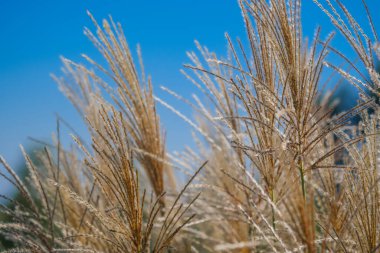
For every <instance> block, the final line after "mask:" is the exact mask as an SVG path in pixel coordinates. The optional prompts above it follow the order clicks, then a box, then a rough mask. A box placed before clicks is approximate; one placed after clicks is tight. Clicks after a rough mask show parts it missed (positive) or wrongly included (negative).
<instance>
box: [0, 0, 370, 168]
mask: <svg viewBox="0 0 380 253" xmlns="http://www.w3.org/2000/svg"><path fill="white" fill-rule="evenodd" d="M359 2H360V1H359V0H355V1H351V4H350V5H349V7H351V9H352V10H353V12H354V14H355V12H356V11H357V9H358V8H356V7H357V6H359ZM370 2H374V1H370ZM370 6H371V5H370ZM87 9H88V10H90V11H91V12H92V13H93V15H94V16H95V17H96V18H97V19H101V18H104V17H107V15H108V14H112V16H113V18H114V20H117V21H120V22H121V24H122V26H123V28H124V31H125V34H126V36H127V39H128V42H129V44H130V46H131V48H132V49H134V48H135V46H136V44H137V43H139V44H140V45H141V48H142V52H143V57H144V63H145V67H146V72H147V73H148V74H151V76H152V78H153V83H154V85H156V88H155V89H156V90H157V91H158V89H159V86H160V85H165V86H168V87H170V88H171V89H173V90H175V91H177V92H178V93H180V94H186V95H188V94H190V93H191V92H192V91H193V87H192V86H191V85H190V83H189V82H188V81H187V80H186V79H185V78H184V77H183V76H182V74H180V72H179V69H180V68H182V65H183V64H184V63H187V62H189V61H188V59H187V57H186V54H185V52H186V51H191V50H195V46H194V39H197V40H199V41H200V42H201V44H203V45H206V46H207V47H208V48H209V49H211V50H213V51H216V52H217V53H219V54H223V53H224V52H225V49H226V41H225V38H224V33H225V32H228V33H229V34H230V35H231V37H232V38H236V37H241V38H243V39H244V38H245V33H244V25H243V22H242V18H241V13H240V10H239V8H238V5H237V1H235V0H162V1H148V0H139V1H136V0H123V1H122V0H55V1H50V0H44V1H43V0H34V1H29V0H23V1H21V0H12V1H0V117H1V118H0V154H2V155H3V156H4V157H5V158H6V159H7V160H8V161H9V162H10V164H11V165H14V166H15V165H17V164H18V163H19V161H20V159H22V158H21V156H20V151H19V147H18V146H19V144H23V145H25V146H29V145H30V144H31V142H30V141H28V140H27V137H28V136H32V137H34V138H38V139H42V140H47V141H48V140H49V139H50V137H51V134H52V133H53V132H54V131H55V126H56V125H55V124H56V123H55V122H56V121H55V113H59V115H61V116H62V117H63V118H64V119H65V120H66V121H68V122H70V124H71V125H72V126H74V127H75V128H76V129H77V130H78V132H79V133H81V134H83V135H85V130H84V128H83V125H82V124H81V123H80V120H79V117H78V115H77V113H76V111H75V110H74V109H73V108H72V106H71V105H70V103H69V102H68V101H67V100H66V99H65V98H64V96H63V95H62V94H61V93H60V92H59V91H58V89H57V86H56V85H55V83H54V82H53V80H52V79H51V77H50V73H54V74H56V75H59V74H60V73H59V71H60V66H61V64H60V61H59V56H60V55H63V56H65V57H67V58H70V59H73V60H80V54H81V53H86V54H88V55H90V56H94V58H97V57H98V56H99V55H98V54H97V52H96V50H95V49H94V47H93V46H92V45H91V43H90V42H89V41H88V39H87V38H86V37H85V36H84V35H83V27H84V26H87V27H89V28H91V29H92V28H93V26H92V24H91V22H90V19H89V18H88V16H87V15H86V10H87ZM303 11H304V12H303V13H304V14H303V16H304V30H305V35H306V36H312V35H313V33H314V28H315V26H316V25H317V24H320V25H322V26H323V28H324V29H323V34H327V33H328V32H330V31H331V30H332V29H333V28H332V26H331V25H330V24H329V21H328V19H327V18H326V17H325V16H324V14H323V13H322V12H321V11H320V10H319V9H318V8H317V7H316V6H315V5H314V4H313V3H312V1H311V0H305V1H304V6H303ZM317 19H318V20H317ZM359 19H360V20H361V21H363V22H365V17H364V15H361V16H359ZM337 43H340V40H339V38H337V40H336V42H335V44H337ZM340 47H341V48H344V47H345V46H344V45H343V44H342V46H340ZM158 95H160V96H163V98H164V99H166V100H168V101H169V102H170V103H176V102H175V100H173V99H172V98H170V97H167V96H165V95H164V94H163V93H162V92H158ZM177 107H178V108H179V109H182V110H184V112H185V113H186V114H187V115H191V112H190V111H189V110H188V109H186V107H185V106H181V105H177ZM159 111H160V113H161V118H162V122H163V126H164V128H165V129H167V140H168V146H169V150H180V149H182V148H183V147H184V146H185V145H191V135H190V131H189V128H188V127H187V125H186V123H184V122H182V121H181V120H180V119H178V118H177V116H175V115H173V114H172V113H171V112H169V111H167V110H166V109H164V108H161V107H160V108H159ZM68 132H69V131H66V132H64V133H63V134H62V135H63V138H64V139H68V138H69V137H68ZM21 161H22V160H21Z"/></svg>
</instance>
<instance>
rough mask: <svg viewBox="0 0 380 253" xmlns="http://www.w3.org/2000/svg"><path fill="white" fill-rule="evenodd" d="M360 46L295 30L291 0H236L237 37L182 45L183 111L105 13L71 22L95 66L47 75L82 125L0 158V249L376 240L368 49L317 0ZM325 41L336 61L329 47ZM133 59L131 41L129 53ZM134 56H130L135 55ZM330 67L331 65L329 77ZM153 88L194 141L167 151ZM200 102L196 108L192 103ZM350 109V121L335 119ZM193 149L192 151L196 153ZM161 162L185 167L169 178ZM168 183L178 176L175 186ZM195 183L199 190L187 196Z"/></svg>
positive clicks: (336, 9)
mask: <svg viewBox="0 0 380 253" xmlns="http://www.w3.org/2000/svg"><path fill="white" fill-rule="evenodd" d="M314 2H316V4H317V5H318V6H319V7H320V8H321V10H322V12H325V13H326V14H327V16H328V17H329V18H330V19H331V21H332V23H333V24H334V25H335V26H336V28H337V30H338V31H339V32H340V33H341V34H342V35H343V37H344V38H345V39H346V41H347V43H348V44H349V45H351V47H352V48H353V51H354V53H355V54H356V55H357V58H358V59H359V60H351V59H350V58H349V57H347V56H345V55H343V54H342V53H341V52H339V51H338V50H337V49H335V48H333V47H331V45H330V41H331V40H332V39H333V34H331V35H330V36H328V37H327V38H326V39H324V40H322V39H320V29H317V30H316V33H315V37H314V38H313V39H312V40H311V42H309V41H308V40H306V39H305V38H304V37H303V35H302V22H301V0H289V1H285V0H272V1H270V2H268V1H267V0H241V1H240V2H239V4H240V7H241V10H242V15H243V19H244V23H245V26H246V32H247V38H248V43H247V45H245V43H243V42H241V41H237V43H234V42H233V41H232V40H231V39H230V37H229V36H228V35H226V37H227V42H228V57H227V58H226V59H224V58H219V57H217V56H216V55H215V54H214V53H212V52H210V51H209V50H208V49H207V48H204V47H202V46H200V45H199V44H197V46H198V48H199V51H200V54H201V55H202V59H201V58H199V57H198V56H197V54H195V53H189V57H190V59H191V61H192V63H191V64H189V65H186V68H187V71H183V73H184V74H185V75H186V76H187V77H188V78H189V80H190V81H191V82H192V83H193V84H194V85H195V86H196V87H197V89H199V90H200V91H201V92H202V93H203V95H202V98H203V99H200V98H198V97H197V96H194V102H192V101H189V100H187V99H185V98H183V97H181V96H180V95H179V94H177V93H175V92H174V91H171V90H169V89H168V88H165V87H163V89H164V90H165V91H167V92H168V93H169V94H170V95H173V96H174V97H176V98H178V99H179V100H180V101H183V102H185V103H187V104H188V105H189V106H191V107H192V108H193V109H194V111H195V112H196V115H197V118H196V120H191V119H189V118H188V117H186V116H185V115H183V114H182V113H181V112H179V111H177V110H176V109H175V107H173V106H171V105H169V104H167V103H166V102H164V101H163V100H161V99H160V98H157V97H155V95H154V94H153V86H152V83H151V81H150V79H149V78H148V79H147V78H146V77H145V75H144V73H143V72H144V70H143V66H142V64H140V69H141V72H142V74H138V71H137V68H136V66H135V64H134V62H133V60H132V57H131V53H130V50H129V47H128V45H127V42H126V40H125V38H124V35H123V32H122V30H121V28H120V26H119V25H116V24H115V23H114V22H113V21H112V19H111V20H110V21H106V20H104V21H103V24H102V26H100V25H98V24H97V23H96V21H95V20H94V19H93V18H92V16H91V18H92V19H93V20H94V24H95V26H96V34H93V33H91V32H90V31H89V30H86V34H87V35H88V36H89V38H90V39H91V40H92V41H93V43H94V44H95V46H96V47H97V48H98V49H99V51H100V53H101V54H102V56H103V57H104V59H105V62H106V65H105V66H103V65H100V64H97V63H96V62H94V61H93V60H92V59H91V58H89V57H88V56H84V58H85V59H86V60H87V62H88V63H90V64H91V65H92V66H93V67H94V68H95V69H96V71H93V70H90V69H89V68H87V67H86V66H85V65H82V64H79V63H74V62H72V61H70V60H67V59H63V64H64V72H65V77H64V78H55V79H56V81H57V82H58V84H59V87H60V88H61V90H62V91H63V92H64V94H65V95H66V96H67V97H68V99H69V100H70V101H71V102H72V103H73V105H74V106H75V107H76V108H77V110H78V111H79V113H80V114H81V115H82V117H83V120H84V122H85V123H86V124H87V126H88V131H89V133H90V135H91V143H90V144H87V143H86V142H85V141H83V140H81V138H80V137H79V136H73V140H74V142H75V145H74V146H75V148H72V149H71V150H66V149H65V148H64V147H62V145H61V142H60V138H61V137H60V131H59V126H60V124H59V123H58V124H57V126H58V128H57V136H56V138H55V141H54V145H46V147H44V149H43V150H42V151H41V152H39V153H38V157H39V163H38V164H35V163H34V162H33V161H32V160H31V159H30V158H29V156H28V155H27V154H26V153H25V152H24V155H25V158H26V162H27V165H28V168H29V177H28V179H27V180H26V182H23V181H22V180H20V179H19V178H18V177H17V175H16V173H14V171H13V170H12V169H11V168H10V167H9V165H7V163H6V162H5V160H4V159H3V158H1V160H0V162H1V164H2V165H3V167H4V168H5V169H6V171H7V172H8V173H7V174H2V176H3V178H4V179H5V180H8V181H10V182H11V183H12V184H13V185H14V186H15V187H16V188H17V190H18V191H19V192H20V193H21V195H22V197H23V198H24V201H23V202H22V203H21V202H18V201H17V200H12V199H9V198H7V197H5V196H1V197H2V198H3V199H5V200H6V201H9V202H11V203H12V205H11V206H12V208H10V207H9V206H7V205H1V207H0V212H1V213H3V214H4V215H5V216H6V217H8V218H9V221H8V222H3V223H1V224H0V232H1V234H2V235H3V236H4V237H5V238H6V239H7V240H9V241H12V242H13V245H14V248H12V249H9V250H8V251H6V252H216V251H221V252H377V251H378V250H379V249H380V244H379V241H380V229H379V225H380V185H379V169H380V167H379V165H378V163H379V162H380V160H379V158H380V153H379V149H380V146H379V138H378V134H379V123H380V122H379V120H380V110H379V105H378V103H377V102H378V96H379V94H378V91H379V88H380V87H379V86H380V75H379V74H378V73H377V72H376V68H375V63H376V61H377V60H378V59H379V58H380V47H379V46H378V36H377V33H376V28H375V24H374V22H373V20H372V18H371V16H370V14H369V10H368V7H367V5H366V4H365V3H364V2H363V7H364V8H363V9H364V10H365V12H366V15H367V16H368V20H369V27H370V30H371V35H368V34H366V33H365V31H364V29H363V28H361V26H360V25H359V24H358V23H357V22H356V21H355V19H354V17H353V16H352V15H351V14H350V12H349V11H348V10H347V9H346V7H345V6H344V5H343V4H342V3H341V2H340V1H339V0H335V1H330V0H325V1H318V0H315V1H314ZM330 54H333V55H334V56H338V57H340V58H341V59H342V61H343V62H344V63H346V65H348V68H347V69H344V68H342V67H341V66H336V65H334V64H332V63H330V62H329V61H328V59H329V58H328V56H329V55H330ZM139 57H141V56H140V54H139ZM140 63H141V58H140ZM331 70H332V71H333V72H335V73H337V74H339V75H341V76H342V78H344V79H346V80H347V81H348V82H349V83H352V84H353V85H354V86H355V87H356V88H357V90H358V92H359V94H360V100H359V101H358V104H357V105H356V106H355V107H353V108H352V109H351V110H349V111H347V112H342V113H340V114H338V115H333V114H332V112H333V111H334V108H330V107H329V105H330V103H329V101H330V98H331V94H330V93H327V92H325V90H324V89H323V87H322V86H323V83H324V80H323V79H324V77H325V73H326V72H328V71H331ZM332 80H333V79H332ZM156 102H158V103H160V104H162V105H163V106H164V107H167V108H168V109H170V110H172V111H173V112H174V113H175V114H177V115H178V116H179V117H181V118H182V119H183V120H185V121H186V122H187V123H189V124H190V126H191V127H192V128H193V129H194V131H195V134H194V140H195V142H196V144H197V148H196V149H195V150H193V149H190V148H187V149H185V151H184V152H182V153H175V154H169V153H167V152H166V148H165V140H164V138H163V133H162V130H161V125H160V121H159V117H158V115H157V111H156ZM206 103H207V104H209V105H210V106H209V108H207V107H206V106H205V104H206ZM354 116H356V117H360V122H359V124H358V125H353V124H351V123H350V119H352V117H354ZM206 161H207V162H206ZM173 169H178V170H180V171H182V172H183V174H184V175H186V176H188V181H187V183H185V184H184V185H183V186H182V187H179V188H177V187H178V186H179V185H180V183H178V182H176V181H180V180H176V178H175V177H174V173H173ZM178 189H181V190H178ZM200 192H201V193H202V194H200Z"/></svg>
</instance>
